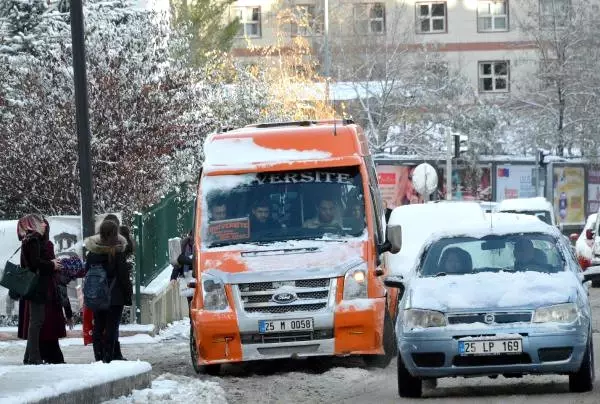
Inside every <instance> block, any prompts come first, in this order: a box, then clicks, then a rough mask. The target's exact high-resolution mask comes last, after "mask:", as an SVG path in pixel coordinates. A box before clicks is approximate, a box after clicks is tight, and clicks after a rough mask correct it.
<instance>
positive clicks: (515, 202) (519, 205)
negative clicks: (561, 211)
mask: <svg viewBox="0 0 600 404" xmlns="http://www.w3.org/2000/svg"><path fill="white" fill-rule="evenodd" d="M507 210H512V211H517V212H518V211H535V210H549V211H552V210H553V209H552V204H551V203H550V202H549V201H548V200H547V199H546V198H544V197H542V196H537V197H535V198H515V199H504V200H503V201H502V202H500V203H499V204H498V205H497V206H496V211H498V212H501V211H507Z"/></svg>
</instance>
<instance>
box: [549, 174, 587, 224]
mask: <svg viewBox="0 0 600 404" xmlns="http://www.w3.org/2000/svg"><path fill="white" fill-rule="evenodd" d="M552 177H553V181H552V195H553V200H554V201H553V202H554V203H553V205H554V213H555V214H556V221H557V222H558V223H563V224H575V225H579V224H581V223H583V222H584V221H585V171H584V169H583V167H556V166H555V167H554V168H553V171H552Z"/></svg>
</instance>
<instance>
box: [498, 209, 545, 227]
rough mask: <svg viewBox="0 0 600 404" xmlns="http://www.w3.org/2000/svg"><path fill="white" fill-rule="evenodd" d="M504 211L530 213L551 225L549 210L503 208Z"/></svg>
mask: <svg viewBox="0 0 600 404" xmlns="http://www.w3.org/2000/svg"><path fill="white" fill-rule="evenodd" d="M502 212H504V213H519V214H521V215H530V216H535V217H537V218H538V219H540V220H541V221H542V222H544V223H546V224H549V225H552V218H551V217H550V212H548V211H547V210H519V211H517V210H503V211H502Z"/></svg>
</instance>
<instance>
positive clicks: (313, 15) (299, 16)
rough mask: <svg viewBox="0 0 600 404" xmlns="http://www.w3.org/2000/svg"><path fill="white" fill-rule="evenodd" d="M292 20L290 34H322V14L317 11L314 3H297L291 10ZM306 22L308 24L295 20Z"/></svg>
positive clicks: (305, 35) (306, 35)
mask: <svg viewBox="0 0 600 404" xmlns="http://www.w3.org/2000/svg"><path fill="white" fill-rule="evenodd" d="M292 13H293V20H292V23H291V35H292V36H303V37H308V36H321V35H323V26H324V21H323V15H322V14H321V13H317V6H316V5H315V4H297V5H295V6H294V9H293V10H292ZM300 20H302V22H303V23H306V22H308V26H304V25H299V24H298V22H297V21H300Z"/></svg>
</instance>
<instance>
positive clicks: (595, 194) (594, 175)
mask: <svg viewBox="0 0 600 404" xmlns="http://www.w3.org/2000/svg"><path fill="white" fill-rule="evenodd" d="M587 203H588V206H587V212H588V214H591V213H596V212H598V209H599V208H600V169H598V168H596V169H590V170H588V202H587Z"/></svg>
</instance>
